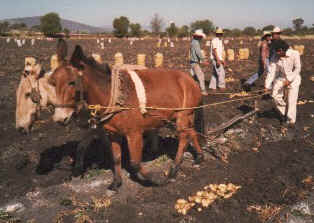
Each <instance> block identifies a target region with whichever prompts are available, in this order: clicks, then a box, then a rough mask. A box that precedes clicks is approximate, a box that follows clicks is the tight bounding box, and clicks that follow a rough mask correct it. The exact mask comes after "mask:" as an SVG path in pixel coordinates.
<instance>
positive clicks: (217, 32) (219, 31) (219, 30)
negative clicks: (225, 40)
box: [216, 27, 224, 34]
mask: <svg viewBox="0 0 314 223" xmlns="http://www.w3.org/2000/svg"><path fill="white" fill-rule="evenodd" d="M223 33H224V31H223V29H222V28H219V27H217V29H216V34H223Z"/></svg>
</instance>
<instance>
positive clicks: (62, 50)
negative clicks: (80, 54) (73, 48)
mask: <svg viewBox="0 0 314 223" xmlns="http://www.w3.org/2000/svg"><path fill="white" fill-rule="evenodd" d="M67 54H68V45H67V43H66V42H65V41H64V39H59V40H58V44H57V55H58V60H59V61H65V58H66V56H67Z"/></svg>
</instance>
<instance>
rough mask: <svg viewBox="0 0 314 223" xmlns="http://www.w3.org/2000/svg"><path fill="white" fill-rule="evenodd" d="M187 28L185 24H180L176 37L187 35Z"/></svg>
mask: <svg viewBox="0 0 314 223" xmlns="http://www.w3.org/2000/svg"><path fill="white" fill-rule="evenodd" d="M189 30H190V28H189V27H188V26H187V25H184V26H181V27H180V28H179V30H178V37H180V38H182V37H187V36H189V34H190V32H189Z"/></svg>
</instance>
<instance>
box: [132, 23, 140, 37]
mask: <svg viewBox="0 0 314 223" xmlns="http://www.w3.org/2000/svg"><path fill="white" fill-rule="evenodd" d="M130 29H131V31H130V36H133V37H140V36H141V35H142V30H141V29H142V27H141V25H140V24H139V23H131V24H130Z"/></svg>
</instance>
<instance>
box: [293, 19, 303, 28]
mask: <svg viewBox="0 0 314 223" xmlns="http://www.w3.org/2000/svg"><path fill="white" fill-rule="evenodd" d="M292 23H293V26H294V29H295V31H299V30H300V29H301V28H302V25H303V24H304V19H302V18H300V17H299V18H296V19H294V20H292Z"/></svg>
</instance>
